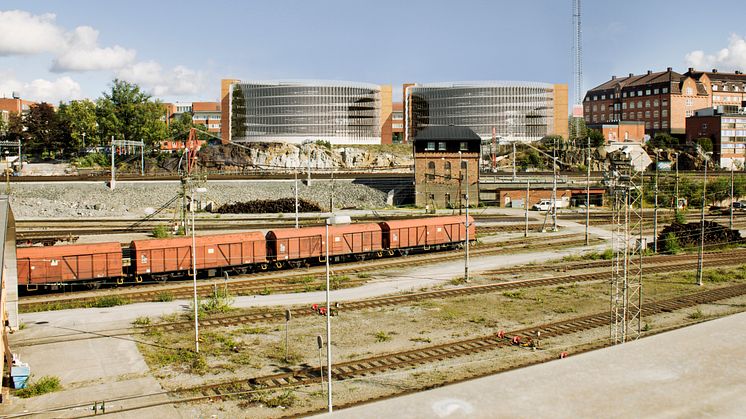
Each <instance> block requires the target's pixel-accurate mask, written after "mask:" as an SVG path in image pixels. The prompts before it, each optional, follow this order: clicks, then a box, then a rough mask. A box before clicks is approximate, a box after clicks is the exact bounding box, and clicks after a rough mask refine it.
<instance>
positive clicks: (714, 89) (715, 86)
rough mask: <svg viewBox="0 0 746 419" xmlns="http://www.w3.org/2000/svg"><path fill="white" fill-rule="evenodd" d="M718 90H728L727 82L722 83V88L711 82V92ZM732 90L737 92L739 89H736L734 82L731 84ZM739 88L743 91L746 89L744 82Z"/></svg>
mask: <svg viewBox="0 0 746 419" xmlns="http://www.w3.org/2000/svg"><path fill="white" fill-rule="evenodd" d="M718 90H720V91H721V92H727V91H728V85H727V84H724V85H723V88H722V89H720V88H719V87H718V85H717V84H713V85H712V91H713V92H717V91H718ZM732 90H733V91H734V92H738V91H739V89H738V85H736V84H734V85H733V87H732ZM741 90H743V91H746V84H745V85H743V87H742V88H741Z"/></svg>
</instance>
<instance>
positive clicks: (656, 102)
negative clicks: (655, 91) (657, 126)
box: [653, 99, 658, 108]
mask: <svg viewBox="0 0 746 419" xmlns="http://www.w3.org/2000/svg"><path fill="white" fill-rule="evenodd" d="M653 106H654V107H656V108H657V107H658V99H655V100H654V101H653Z"/></svg>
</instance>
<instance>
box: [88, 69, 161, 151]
mask: <svg viewBox="0 0 746 419" xmlns="http://www.w3.org/2000/svg"><path fill="white" fill-rule="evenodd" d="M164 116H165V107H164V106H163V104H162V103H160V102H159V101H153V100H151V97H150V95H149V94H147V93H145V92H143V91H141V90H140V87H139V86H138V85H136V84H132V83H128V82H126V81H123V80H119V79H115V80H114V82H113V84H112V87H111V91H110V92H104V93H103V97H101V98H100V99H98V100H97V101H96V119H97V121H98V125H99V130H100V133H101V136H102V137H103V138H104V139H103V143H104V144H106V143H108V142H109V141H110V138H111V137H112V136H113V137H114V138H116V139H122V140H129V141H140V140H143V141H145V143H146V144H150V145H153V144H154V143H156V142H158V141H159V140H161V139H163V138H165V137H166V135H167V128H166V123H165V122H164V121H163V120H162V119H163V117H164Z"/></svg>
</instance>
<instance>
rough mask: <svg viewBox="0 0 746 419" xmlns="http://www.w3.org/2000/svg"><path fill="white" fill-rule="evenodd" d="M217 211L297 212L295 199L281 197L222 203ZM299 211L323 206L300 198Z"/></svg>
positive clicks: (312, 210)
mask: <svg viewBox="0 0 746 419" xmlns="http://www.w3.org/2000/svg"><path fill="white" fill-rule="evenodd" d="M215 212H217V213H219V214H273V213H281V212H295V199H292V198H281V199H271V200H257V201H249V202H234V203H231V204H225V205H221V206H220V207H219V208H218V209H217V210H215ZM298 212H321V207H319V206H318V205H317V204H315V203H313V202H308V201H306V200H303V199H299V200H298Z"/></svg>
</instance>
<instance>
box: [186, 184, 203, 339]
mask: <svg viewBox="0 0 746 419" xmlns="http://www.w3.org/2000/svg"><path fill="white" fill-rule="evenodd" d="M205 192H207V189H205V188H194V189H193V190H192V193H191V194H190V196H189V199H190V201H191V202H190V205H189V210H190V211H191V213H192V280H193V282H194V350H195V352H197V353H199V301H198V300H197V238H196V237H195V234H194V231H195V230H196V228H195V227H196V224H195V223H194V194H195V193H198V194H202V193H205Z"/></svg>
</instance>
